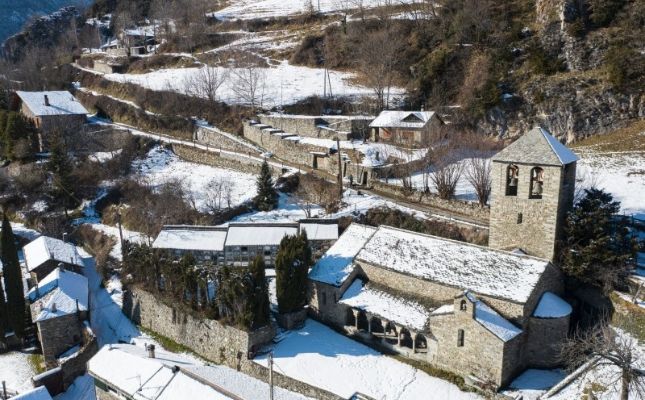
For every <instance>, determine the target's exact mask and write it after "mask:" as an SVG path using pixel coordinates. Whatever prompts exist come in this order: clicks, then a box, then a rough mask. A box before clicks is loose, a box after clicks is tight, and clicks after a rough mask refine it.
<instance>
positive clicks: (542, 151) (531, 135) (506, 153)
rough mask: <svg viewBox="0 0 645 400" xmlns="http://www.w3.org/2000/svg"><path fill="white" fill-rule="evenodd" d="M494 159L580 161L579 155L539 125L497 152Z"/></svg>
mask: <svg viewBox="0 0 645 400" xmlns="http://www.w3.org/2000/svg"><path fill="white" fill-rule="evenodd" d="M493 161H501V162H521V163H525V164H543V165H566V164H570V163H572V162H576V161H578V156H576V155H575V153H574V152H573V151H571V150H569V149H568V148H567V147H566V146H565V145H563V144H562V143H560V142H559V141H558V139H556V138H554V137H553V136H551V134H550V133H549V132H548V131H547V130H545V129H543V128H540V127H537V128H533V129H531V130H530V131H529V132H527V133H526V134H524V135H523V136H522V137H520V138H519V139H517V140H516V141H515V142H513V143H512V144H510V145H509V146H508V147H506V148H505V149H503V150H502V151H500V152H499V153H497V154H496V155H495V156H494V157H493Z"/></svg>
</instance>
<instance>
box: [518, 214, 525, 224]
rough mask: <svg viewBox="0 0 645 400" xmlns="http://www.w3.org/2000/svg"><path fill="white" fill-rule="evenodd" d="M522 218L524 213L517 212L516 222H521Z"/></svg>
mask: <svg viewBox="0 0 645 400" xmlns="http://www.w3.org/2000/svg"><path fill="white" fill-rule="evenodd" d="M523 219H524V215H523V214H522V213H517V223H518V224H521V223H522V220H523Z"/></svg>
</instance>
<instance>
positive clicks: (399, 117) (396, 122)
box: [370, 111, 435, 129]
mask: <svg viewBox="0 0 645 400" xmlns="http://www.w3.org/2000/svg"><path fill="white" fill-rule="evenodd" d="M434 115H435V112H434V111H381V113H380V114H379V116H378V117H376V119H375V120H374V121H372V123H370V127H371V128H415V129H421V128H423V127H425V126H426V124H427V123H428V122H429V121H430V120H431V119H432V117H433V116H434Z"/></svg>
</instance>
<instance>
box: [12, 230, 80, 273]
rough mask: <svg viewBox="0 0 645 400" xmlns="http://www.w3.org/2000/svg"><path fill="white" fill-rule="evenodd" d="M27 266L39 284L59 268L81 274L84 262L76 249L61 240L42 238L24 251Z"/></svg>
mask: <svg viewBox="0 0 645 400" xmlns="http://www.w3.org/2000/svg"><path fill="white" fill-rule="evenodd" d="M22 251H23V254H24V257H25V265H26V267H27V271H29V273H30V274H31V277H32V279H33V280H34V281H35V282H39V281H40V280H41V279H43V278H44V277H45V276H47V275H49V274H50V273H51V272H52V271H53V270H54V269H56V268H57V267H63V268H65V269H66V270H69V271H74V272H76V273H81V272H82V270H83V260H82V258H81V256H80V255H79V254H78V251H77V250H76V247H75V246H74V245H73V244H71V243H66V242H64V241H62V240H60V239H55V238H52V237H48V236H41V237H39V238H38V239H36V240H34V241H32V242H30V243H28V244H26V245H25V246H24V247H23V249H22Z"/></svg>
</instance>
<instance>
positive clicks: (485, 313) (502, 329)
mask: <svg viewBox="0 0 645 400" xmlns="http://www.w3.org/2000/svg"><path fill="white" fill-rule="evenodd" d="M474 303H475V320H476V321H477V322H479V323H480V324H482V325H483V326H484V327H485V328H486V329H488V330H489V331H491V332H492V333H493V334H494V335H495V336H497V337H498V338H500V339H502V340H503V341H504V342H508V341H509V340H511V339H513V338H514V337H516V336H517V335H519V334H520V333H522V330H521V329H520V328H518V327H516V326H515V325H513V324H512V323H510V322H509V321H508V320H507V319H506V318H504V317H502V316H501V315H499V313H497V311H495V310H493V309H492V308H490V307H489V306H488V305H487V304H486V303H484V302H483V301H481V300H475V301H474Z"/></svg>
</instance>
